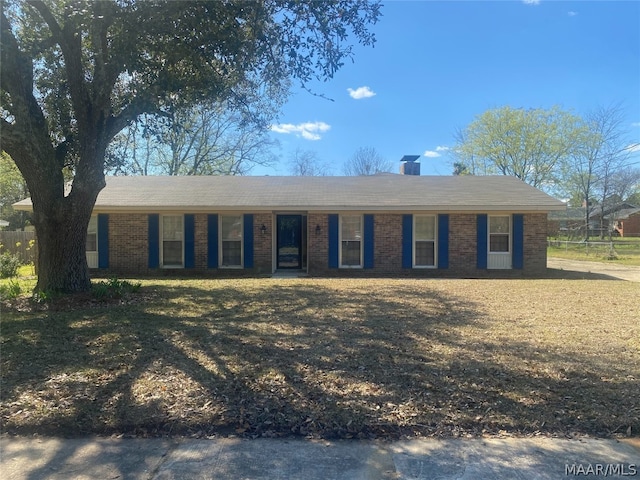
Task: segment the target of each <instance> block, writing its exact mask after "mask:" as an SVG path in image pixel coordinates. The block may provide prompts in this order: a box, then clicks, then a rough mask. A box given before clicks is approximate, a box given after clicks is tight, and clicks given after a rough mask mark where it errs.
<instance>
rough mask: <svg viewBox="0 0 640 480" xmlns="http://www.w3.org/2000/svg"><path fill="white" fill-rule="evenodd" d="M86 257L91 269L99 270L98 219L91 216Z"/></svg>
mask: <svg viewBox="0 0 640 480" xmlns="http://www.w3.org/2000/svg"><path fill="white" fill-rule="evenodd" d="M86 256H87V265H88V266H89V268H98V217H97V216H96V215H92V216H91V220H89V226H88V227H87V243H86Z"/></svg>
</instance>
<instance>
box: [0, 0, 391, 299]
mask: <svg viewBox="0 0 640 480" xmlns="http://www.w3.org/2000/svg"><path fill="white" fill-rule="evenodd" d="M1 7H2V18H1V19H0V65H1V71H0V85H1V90H0V122H1V124H0V126H1V128H2V137H1V144H0V149H2V150H5V151H6V152H8V153H9V155H11V157H12V158H13V160H14V161H15V163H16V165H17V166H18V168H19V169H20V171H21V172H22V175H23V177H24V179H25V180H26V183H27V185H28V186H29V190H30V192H31V199H32V202H33V221H34V224H35V226H36V231H37V241H38V246H39V248H38V272H39V275H38V283H37V285H36V289H38V290H58V291H66V292H74V291H86V290H88V289H89V288H90V286H91V283H90V279H89V271H88V268H87V262H86V258H85V240H86V231H87V225H88V223H89V220H90V218H91V212H92V209H93V206H94V204H95V201H96V198H97V196H98V193H99V192H100V190H101V189H102V188H104V185H105V179H104V169H105V154H106V150H107V148H108V146H109V143H110V142H111V140H112V139H113V138H114V136H115V135H117V134H118V132H120V131H121V130H122V129H123V128H125V127H127V126H128V125H130V124H131V123H132V122H133V121H134V120H135V119H136V118H138V117H139V116H140V115H141V114H143V113H152V114H157V115H165V114H168V113H169V112H171V111H172V110H174V109H177V108H181V107H186V106H190V105H196V104H201V103H206V102H212V101H220V100H224V101H226V102H229V104H230V105H232V106H233V105H243V104H246V102H247V101H249V100H250V99H249V98H248V97H247V95H246V93H247V92H248V91H251V90H252V89H251V85H252V84H254V85H255V82H256V79H258V80H259V82H260V84H259V85H256V88H258V87H263V88H269V89H275V90H277V89H280V88H281V87H282V85H283V83H282V82H283V81H287V80H288V79H292V78H293V79H297V80H298V81H299V82H300V83H301V84H302V85H303V86H306V85H307V84H308V83H309V82H310V81H311V80H314V79H329V78H331V77H332V76H333V75H334V73H335V72H336V71H337V70H338V69H339V68H340V67H341V66H342V65H343V63H344V62H345V60H347V59H350V58H352V57H353V43H355V42H359V43H361V44H364V45H371V44H373V43H374V40H375V39H374V36H373V34H372V33H371V32H370V31H369V30H368V27H369V25H370V24H372V23H375V22H376V21H377V20H378V18H379V16H380V8H381V5H380V4H379V3H378V2H369V1H368V0H352V1H348V0H331V1H323V2H314V1H308V2H297V1H290V0H263V1H256V2H247V1H244V0H242V1H241V0H238V1H233V0H229V1H225V2H219V1H180V2H176V1H165V0H155V1H135V0H124V1H123V0H104V1H99V2H96V1H91V0H75V1H70V0H68V1H64V0H31V1H28V2H27V1H24V2H23V1H18V0H1ZM65 167H68V168H69V169H70V171H71V172H72V174H73V183H72V187H71V189H70V191H69V193H68V195H65V179H64V175H63V170H64V168H65Z"/></svg>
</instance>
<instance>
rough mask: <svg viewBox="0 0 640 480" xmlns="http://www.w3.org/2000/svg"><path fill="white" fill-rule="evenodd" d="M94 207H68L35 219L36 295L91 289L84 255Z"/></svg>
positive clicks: (45, 213)
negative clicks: (41, 292) (43, 292)
mask: <svg viewBox="0 0 640 480" xmlns="http://www.w3.org/2000/svg"><path fill="white" fill-rule="evenodd" d="M92 209H93V203H89V202H87V203H86V204H84V205H82V204H80V205H71V202H69V205H65V206H64V207H62V208H60V209H58V212H55V213H56V214H54V215H49V214H50V213H53V212H52V211H51V209H46V210H48V211H47V212H44V213H40V214H39V215H35V219H34V220H35V224H36V225H35V226H36V237H37V242H38V283H37V285H36V290H37V291H57V292H65V293H72V292H83V291H87V290H89V289H90V288H91V280H90V278H89V268H88V266H87V259H86V253H85V244H86V241H87V225H88V223H89V219H90V217H91V211H92Z"/></svg>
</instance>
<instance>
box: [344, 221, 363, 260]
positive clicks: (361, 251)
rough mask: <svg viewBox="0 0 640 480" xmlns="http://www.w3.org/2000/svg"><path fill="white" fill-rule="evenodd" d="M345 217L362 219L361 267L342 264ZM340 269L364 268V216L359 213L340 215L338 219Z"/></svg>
mask: <svg viewBox="0 0 640 480" xmlns="http://www.w3.org/2000/svg"><path fill="white" fill-rule="evenodd" d="M344 217H360V265H343V264H342V219H343V218H344ZM338 248H339V250H338V267H339V268H346V269H361V268H364V215H362V214H358V213H345V214H340V216H339V217H338Z"/></svg>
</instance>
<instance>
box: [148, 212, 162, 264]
mask: <svg viewBox="0 0 640 480" xmlns="http://www.w3.org/2000/svg"><path fill="white" fill-rule="evenodd" d="M159 266H160V215H158V214H157V213H152V214H150V215H149V268H158V267H159Z"/></svg>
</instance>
